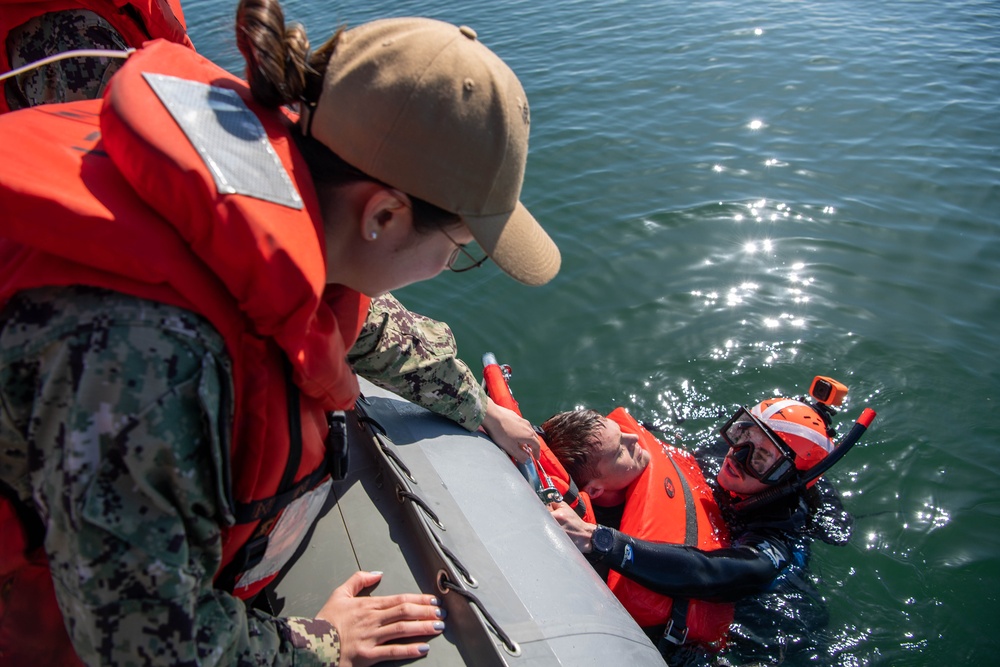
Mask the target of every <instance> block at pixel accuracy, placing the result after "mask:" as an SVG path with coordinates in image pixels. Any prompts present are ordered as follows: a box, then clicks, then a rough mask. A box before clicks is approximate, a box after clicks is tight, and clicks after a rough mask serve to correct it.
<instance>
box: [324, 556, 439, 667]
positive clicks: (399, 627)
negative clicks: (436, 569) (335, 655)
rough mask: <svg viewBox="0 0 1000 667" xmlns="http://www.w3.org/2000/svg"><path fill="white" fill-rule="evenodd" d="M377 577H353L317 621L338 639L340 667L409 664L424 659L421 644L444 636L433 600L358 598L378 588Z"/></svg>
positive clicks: (416, 597) (359, 574) (410, 595)
mask: <svg viewBox="0 0 1000 667" xmlns="http://www.w3.org/2000/svg"><path fill="white" fill-rule="evenodd" d="M381 579H382V573H381V572H355V573H354V574H353V575H351V578H350V579H348V580H347V581H345V582H344V583H343V584H341V585H340V586H338V587H337V588H336V589H335V590H334V591H333V593H332V594H331V595H330V598H329V599H328V600H327V601H326V604H325V605H323V608H322V609H321V610H320V611H319V613H318V614H317V615H316V618H318V619H322V620H324V621H327V622H329V623H332V624H333V626H334V627H335V628H337V632H338V633H339V635H340V663H339V666H340V667H366V666H367V665H374V664H376V663H379V662H382V661H384V660H412V659H414V658H421V657H423V656H424V655H426V654H427V651H428V650H429V649H430V646H429V645H428V644H426V643H421V642H409V641H408V642H402V643H396V640H398V639H409V638H412V637H430V636H434V635H439V634H441V633H442V632H443V631H444V622H443V621H442V620H441V619H442V618H444V616H445V611H444V609H442V608H441V607H440V606H439V603H438V600H437V598H435V597H434V596H433V595H423V594H418V593H401V594H399V595H386V596H369V595H361V592H362V591H364V590H365V589H366V588H371V587H372V586H376V585H378V583H379V581H381Z"/></svg>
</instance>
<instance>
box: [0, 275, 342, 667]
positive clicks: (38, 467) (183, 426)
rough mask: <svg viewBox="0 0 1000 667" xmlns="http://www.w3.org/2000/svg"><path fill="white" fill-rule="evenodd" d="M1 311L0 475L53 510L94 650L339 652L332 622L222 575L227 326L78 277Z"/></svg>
mask: <svg viewBox="0 0 1000 667" xmlns="http://www.w3.org/2000/svg"><path fill="white" fill-rule="evenodd" d="M0 325H2V329H0V360H2V363H0V405H2V408H3V419H2V427H0V447H2V449H3V450H4V452H5V454H6V455H5V457H4V458H2V459H0V475H2V476H3V479H4V481H5V482H8V481H10V482H12V484H10V486H13V487H14V488H15V489H18V492H19V493H20V494H23V493H25V492H30V493H31V494H32V496H33V499H34V506H35V507H36V508H37V509H38V511H39V512H40V513H41V515H42V518H43V520H44V521H45V523H46V525H47V533H46V536H45V549H46V552H47V555H48V558H49V561H50V567H51V570H52V577H53V581H54V582H55V587H56V593H57V598H58V600H59V604H60V607H61V609H62V612H63V617H64V618H65V619H66V621H67V628H68V630H69V632H70V637H71V638H72V640H73V644H74V647H75V648H76V650H77V652H78V654H79V655H80V657H81V658H82V659H83V661H84V662H86V663H87V664H104V665H112V664H113V665H124V666H129V665H138V664H143V665H181V664H184V665H193V664H199V665H234V664H269V665H292V664H294V665H332V664H336V663H337V662H338V659H339V638H338V635H337V632H336V630H335V629H334V628H333V627H332V626H331V625H330V624H329V623H326V622H323V621H314V620H311V619H298V618H275V617H272V616H270V615H267V614H264V613H263V612H259V611H256V610H248V609H247V608H246V607H245V605H244V603H243V602H242V601H241V600H239V599H237V598H235V597H233V596H232V595H229V594H228V593H225V592H223V591H220V590H217V589H215V588H214V587H213V577H214V575H215V573H216V572H217V571H218V569H219V565H220V562H221V559H222V547H221V541H220V527H221V526H222V525H223V524H225V523H226V522H229V521H231V511H230V503H229V501H228V499H227V497H226V495H225V494H226V491H225V489H226V487H225V485H224V484H223V474H224V471H225V466H226V465H227V464H226V462H225V454H224V452H225V451H226V449H225V448H226V447H227V446H228V445H227V443H224V442H221V441H220V436H219V433H220V432H222V431H221V429H219V428H218V426H217V424H218V423H219V421H220V420H223V419H230V418H231V416H230V415H229V414H223V413H222V410H221V408H220V405H223V403H222V402H221V401H220V396H222V395H223V394H224V393H225V392H229V391H231V389H230V377H231V375H230V370H229V361H228V356H227V355H226V353H225V350H224V347H223V344H222V341H221V339H220V337H219V336H218V334H217V333H216V332H215V330H214V329H213V328H212V327H211V326H210V325H208V324H207V323H206V322H205V321H204V320H203V319H201V318H199V317H197V316H194V315H192V314H191V313H190V312H188V311H184V310H181V309H178V308H172V307H168V306H163V305H159V304H153V303H151V302H148V301H141V300H139V299H133V298H131V297H125V296H122V295H116V294H114V293H109V292H105V291H100V290H84V289H82V288H79V289H64V290H48V289H46V290H34V291H32V292H31V293H30V298H29V297H28V296H24V295H22V296H20V297H17V298H15V299H14V300H13V301H12V302H11V303H10V304H9V305H8V307H7V308H6V310H5V311H4V313H3V316H2V319H0ZM15 451H21V452H23V453H24V455H23V456H14V455H10V454H11V452H15ZM19 466H20V467H19Z"/></svg>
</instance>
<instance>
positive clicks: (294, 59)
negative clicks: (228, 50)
mask: <svg viewBox="0 0 1000 667" xmlns="http://www.w3.org/2000/svg"><path fill="white" fill-rule="evenodd" d="M344 29H345V28H344V26H341V27H340V28H338V29H337V32H335V33H334V34H333V36H332V37H331V38H330V39H328V40H326V42H324V43H323V45H322V46H320V47H319V48H318V49H316V50H315V51H312V52H310V51H309V38H308V37H307V36H306V30H305V28H304V27H302V26H301V25H299V24H297V23H296V24H292V25H290V26H286V25H285V14H284V11H283V10H282V9H281V3H280V2H279V1H278V0H240V3H239V5H238V6H237V8H236V46H237V47H239V50H240V53H241V54H243V59H244V60H245V61H246V65H247V67H246V77H247V83H248V84H249V86H250V93H251V94H252V95H253V98H254V100H256V101H257V102H259V103H260V104H261V105H263V106H265V107H267V108H269V109H277V108H279V107H281V106H283V105H286V104H293V103H301V104H304V105H315V104H316V101H317V100H318V99H319V96H320V93H321V92H322V91H323V77H324V76H325V75H326V69H327V65H328V64H329V62H330V56H331V54H332V53H333V52H334V50H335V49H336V48H337V44H338V42H339V41H340V36H341V34H342V33H343V32H344ZM294 136H295V143H296V145H297V146H298V148H299V151H300V152H301V153H302V156H303V158H304V159H305V161H306V163H307V164H308V165H309V172H310V174H311V175H312V177H313V181H314V183H315V184H316V187H317V188H324V187H339V186H341V185H345V184H347V183H352V182H355V181H359V180H365V181H373V182H376V183H381V181H379V180H378V179H376V178H373V177H371V176H369V175H367V174H365V173H364V172H362V171H359V170H358V169H356V168H354V167H353V166H352V165H350V164H348V163H347V162H345V161H344V160H342V159H341V158H340V156H338V155H336V154H335V153H333V152H332V151H331V150H330V149H329V148H327V147H326V146H324V145H323V144H322V143H321V142H319V141H317V140H316V139H314V138H313V137H311V136H305V135H300V134H295V135H294ZM382 184H383V185H386V186H387V187H392V185H391V184H387V183H382ZM407 194H408V195H409V193H407ZM409 197H410V200H411V203H412V204H413V227H414V229H415V230H416V231H417V232H418V233H422V234H423V233H428V232H431V231H435V230H437V229H447V228H449V227H454V226H457V225H458V224H459V223H460V222H461V217H460V216H458V215H456V214H454V213H451V212H449V211H445V210H444V209H442V208H439V207H437V206H434V205H433V204H429V203H428V202H426V201H423V200H422V199H418V198H417V197H414V196H413V195H409Z"/></svg>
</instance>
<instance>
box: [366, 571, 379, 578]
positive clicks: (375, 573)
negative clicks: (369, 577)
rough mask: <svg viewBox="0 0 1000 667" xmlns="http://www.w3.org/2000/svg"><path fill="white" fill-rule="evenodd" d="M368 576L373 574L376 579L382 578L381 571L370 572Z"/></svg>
mask: <svg viewBox="0 0 1000 667" xmlns="http://www.w3.org/2000/svg"><path fill="white" fill-rule="evenodd" d="M368 574H374V575H375V576H377V577H381V576H382V570H372V571H371V572H369V573H368Z"/></svg>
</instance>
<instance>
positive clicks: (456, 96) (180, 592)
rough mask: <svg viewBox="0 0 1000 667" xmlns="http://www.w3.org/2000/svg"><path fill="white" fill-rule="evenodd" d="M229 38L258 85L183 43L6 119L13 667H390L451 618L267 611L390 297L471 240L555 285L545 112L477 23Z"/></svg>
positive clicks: (323, 478)
mask: <svg viewBox="0 0 1000 667" xmlns="http://www.w3.org/2000/svg"><path fill="white" fill-rule="evenodd" d="M236 29H237V42H238V44H239V46H240V50H241V52H242V53H243V55H244V57H245V59H246V61H247V75H248V83H249V87H247V85H246V84H244V82H242V81H240V80H239V79H236V78H235V77H232V76H230V75H228V74H227V73H226V72H224V71H223V70H221V69H220V68H218V67H216V66H214V65H212V64H211V63H209V62H208V61H206V60H204V59H202V58H200V57H199V56H197V55H196V54H195V53H194V52H193V51H192V50H191V49H189V48H186V47H184V46H180V45H177V44H171V43H167V42H161V43H157V44H154V45H152V46H150V47H147V48H145V49H143V50H141V51H139V52H137V53H136V54H134V55H133V56H132V57H131V58H130V59H129V60H128V62H127V63H126V64H125V65H123V66H122V68H121V70H119V72H118V74H117V75H116V76H115V79H114V81H113V83H112V85H111V88H110V91H109V92H108V94H107V95H106V96H105V99H104V101H103V102H102V101H99V100H93V101H81V102H75V103H70V104H65V105H59V106H48V107H38V108H33V109H25V110H22V111H19V112H18V113H14V114H6V115H4V116H3V117H0V132H2V133H3V135H4V136H5V137H8V138H12V137H16V138H17V140H16V141H13V140H11V141H5V142H4V144H3V146H2V147H0V207H2V209H3V210H4V212H5V214H4V217H3V219H2V220H0V304H3V310H2V313H0V489H2V491H3V500H2V502H0V521H2V524H3V525H2V530H3V534H4V535H5V539H4V545H3V548H2V551H0V563H2V566H0V577H2V581H0V590H2V591H3V593H2V597H0V604H2V605H3V606H2V608H0V650H2V651H3V655H4V656H5V658H9V659H12V660H14V661H15V663H16V662H17V661H18V660H20V659H23V660H30V663H31V664H47V663H48V664H73V663H74V662H84V663H87V664H102V665H131V664H169V665H177V664H245V663H246V664H249V663H254V664H257V663H267V664H297V665H307V664H316V665H332V664H340V665H345V666H347V665H368V664H374V663H376V662H380V661H383V660H387V659H413V658H418V657H420V656H422V655H424V654H425V653H426V652H427V651H428V650H429V645H428V644H427V643H426V642H425V641H420V640H419V638H424V637H430V636H433V635H435V634H438V633H440V632H441V631H442V629H443V621H442V617H443V613H442V610H441V608H440V606H439V605H438V603H437V600H436V599H434V598H433V597H432V596H430V595H423V594H419V593H407V594H400V595H392V596H384V597H379V596H370V597H369V596H362V595H360V594H361V593H362V591H363V590H365V589H367V588H371V587H373V586H375V585H376V584H377V583H378V581H379V579H380V575H379V574H378V573H376V572H359V573H357V574H355V575H354V576H352V577H351V578H350V579H349V580H348V581H347V582H345V583H344V584H343V585H341V586H340V587H338V588H337V589H336V590H335V591H333V592H332V594H331V595H330V597H329V599H328V601H327V603H326V604H325V605H324V606H323V608H322V609H321V610H320V611H319V612H318V614H317V616H316V618H312V619H304V618H290V617H274V616H272V615H269V614H266V613H263V612H261V611H259V610H256V609H254V608H253V607H252V606H251V604H250V601H251V600H252V599H253V597H254V596H255V595H256V594H257V593H258V592H259V591H260V590H261V589H262V588H263V587H264V586H266V584H267V583H268V582H270V581H272V580H273V579H274V578H275V577H276V576H277V575H278V574H279V573H280V572H281V569H282V567H283V566H284V565H285V563H286V562H287V559H288V557H289V556H290V555H291V554H292V553H293V552H294V551H295V549H296V547H297V546H298V545H299V544H300V543H301V540H302V539H303V537H304V535H305V534H306V532H307V531H308V528H309V527H310V525H311V524H312V521H313V520H314V519H315V517H316V514H317V513H318V511H319V508H320V507H321V506H322V504H323V501H324V500H325V497H326V494H327V491H328V489H329V486H330V475H329V472H328V470H329V466H330V463H331V462H330V461H329V460H328V457H329V451H328V449H327V447H325V440H326V438H327V435H328V432H329V430H330V429H329V425H328V422H327V415H328V412H329V411H331V410H338V409H349V408H351V407H352V405H353V402H354V399H355V398H356V396H357V394H358V386H357V382H356V379H355V376H354V373H353V371H352V368H351V367H350V365H349V364H348V362H347V354H348V351H349V350H350V349H351V346H352V344H353V343H354V340H355V337H356V335H357V333H358V330H359V328H360V326H361V322H362V321H363V319H364V317H365V315H366V313H367V312H368V298H369V297H371V296H378V295H382V294H385V293H387V292H388V291H389V290H392V289H395V288H399V287H402V286H404V285H406V284H409V283H412V282H415V281H419V280H424V279H428V278H431V277H433V276H435V275H437V274H438V273H439V272H440V271H442V270H443V269H445V268H446V267H448V266H453V265H455V263H456V262H457V261H458V260H457V257H458V256H460V255H462V253H463V252H465V251H466V249H465V247H464V246H465V245H466V244H469V243H471V242H472V241H473V240H475V241H476V242H477V243H478V244H479V246H481V247H482V248H483V249H484V251H485V252H486V253H487V254H488V255H489V257H490V258H491V259H492V260H493V261H494V262H496V263H497V265H498V266H500V268H501V269H503V270H504V271H505V272H506V273H508V274H509V275H511V276H512V277H514V278H515V279H517V280H519V281H521V282H524V283H526V284H531V285H538V284H543V283H545V282H547V281H548V280H550V279H551V278H552V277H553V276H554V275H555V274H556V272H557V271H558V268H559V253H558V250H557V249H556V247H555V245H554V244H553V243H552V241H551V240H550V239H549V237H548V236H547V235H546V234H545V232H544V231H543V230H542V229H541V227H540V226H539V225H538V223H537V222H536V221H535V220H534V218H533V217H532V216H531V215H530V214H529V213H528V211H527V210H526V209H525V208H524V207H523V206H522V205H521V203H520V201H519V196H520V189H521V183H522V180H523V174H524V166H525V161H526V157H527V141H528V126H529V112H528V103H527V99H526V96H525V94H524V91H523V89H522V87H521V85H520V83H519V82H518V80H517V78H516V76H515V75H514V74H513V72H511V71H510V69H509V68H508V67H507V66H506V65H505V64H504V63H503V62H502V61H501V60H500V59H499V58H498V57H497V56H496V55H494V54H493V53H492V52H491V51H489V50H488V49H487V48H486V47H485V46H483V45H482V44H481V43H480V42H479V41H478V39H477V36H476V33H475V32H474V31H473V30H471V29H469V28H465V27H458V26H453V25H450V24H446V23H442V22H438V21H433V20H428V19H409V18H408V19H388V20H382V21H374V22H372V23H368V24H364V25H362V26H359V27H357V28H353V29H351V30H347V31H343V32H338V33H337V34H336V35H334V36H333V37H332V38H331V39H330V40H329V41H328V42H326V43H325V44H323V45H322V46H321V47H320V48H318V49H317V50H315V51H310V50H309V48H308V42H307V41H306V36H305V32H304V30H302V29H301V28H298V27H291V28H286V27H285V25H284V19H283V16H282V14H281V9H280V5H278V3H277V2H273V1H270V2H269V1H262V0H244V1H243V2H241V3H240V5H239V9H238V12H237V21H236ZM297 101H300V102H301V104H302V114H301V116H300V117H299V118H298V120H297V122H296V123H295V124H292V123H291V122H290V121H289V117H288V116H287V115H286V114H285V113H284V112H283V111H281V110H280V107H282V106H283V105H285V104H288V103H291V102H297ZM477 261H478V260H477ZM57 603H58V606H56V605H57Z"/></svg>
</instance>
